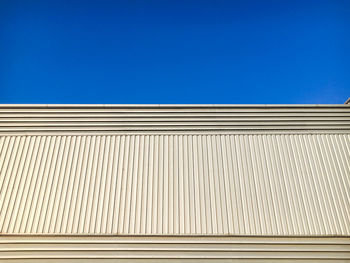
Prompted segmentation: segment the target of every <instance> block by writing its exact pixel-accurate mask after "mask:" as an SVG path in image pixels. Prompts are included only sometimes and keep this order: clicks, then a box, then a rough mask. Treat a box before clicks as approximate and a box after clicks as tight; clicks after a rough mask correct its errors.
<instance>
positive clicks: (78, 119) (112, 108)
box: [0, 105, 350, 132]
mask: <svg viewBox="0 0 350 263" xmlns="http://www.w3.org/2000/svg"><path fill="white" fill-rule="evenodd" d="M286 129H287V130H295V131H297V130H329V129H331V130H339V131H344V130H347V131H349V130H350V107H349V105H314V106H310V105H295V106H293V105H261V106H259V105H255V106H252V105H214V106H211V105H162V106H159V105H129V106H127V105H107V106H106V105H89V106H87V105H85V106H84V105H70V106H69V105H51V106H47V105H32V106H30V105H27V106H26V105H15V106H13V105H0V132H57V131H66V132H77V131H86V132H87V131H90V132H92V131H95V132H103V131H108V132H111V131H140V130H142V131H169V132H172V131H217V132H218V131H236V130H244V131H246V130H255V131H260V130H266V131H276V130H286Z"/></svg>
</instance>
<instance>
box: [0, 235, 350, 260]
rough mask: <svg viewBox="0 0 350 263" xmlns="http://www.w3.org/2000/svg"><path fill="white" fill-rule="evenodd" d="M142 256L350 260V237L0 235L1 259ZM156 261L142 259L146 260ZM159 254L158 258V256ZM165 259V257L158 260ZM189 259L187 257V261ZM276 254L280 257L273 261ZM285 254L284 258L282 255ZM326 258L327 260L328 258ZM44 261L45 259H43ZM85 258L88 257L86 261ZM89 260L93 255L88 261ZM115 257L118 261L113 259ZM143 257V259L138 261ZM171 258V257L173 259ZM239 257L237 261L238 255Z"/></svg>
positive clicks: (205, 258)
mask: <svg viewBox="0 0 350 263" xmlns="http://www.w3.org/2000/svg"><path fill="white" fill-rule="evenodd" d="M1 259H3V260H11V262H13V260H16V259H18V260H19V259H20V260H25V261H24V262H28V261H27V260H30V259H31V260H33V262H38V261H34V260H39V259H46V260H47V261H45V262H52V261H51V260H54V259H56V260H57V259H65V260H66V261H65V262H67V260H68V262H71V261H69V259H70V260H73V259H81V260H87V259H90V260H91V259H94V260H95V261H94V262H101V260H103V261H102V262H105V261H104V260H106V259H118V262H120V261H119V260H121V259H124V260H129V261H122V262H135V261H131V260H132V259H142V262H164V259H166V260H167V261H169V260H175V259H176V260H177V261H176V262H194V261H189V260H190V259H192V260H196V261H195V262H208V261H204V260H208V259H210V260H211V261H209V262H213V260H215V262H222V261H221V260H225V259H226V260H230V261H224V262H233V261H234V259H236V260H237V261H238V262H242V259H244V261H243V262H247V260H248V259H249V260H250V261H248V262H271V260H274V261H272V262H285V261H284V260H289V261H288V262H295V260H297V262H319V261H320V260H322V262H325V261H326V262H334V260H337V262H339V261H338V260H343V261H341V262H349V261H350V239H349V238H276V237H273V238H266V237H265V238H261V237H260V238H257V237H67V236H65V237H47V236H44V237H28V236H26V237H23V236H20V237H0V260H1ZM147 259H148V260H150V259H152V260H154V261H144V260H147ZM156 259H158V261H156ZM159 259H162V260H163V261H159ZM186 260H188V261H186ZM275 260H276V261H275ZM282 260H283V261H282ZM327 260H328V261H327ZM39 262H41V261H39ZM74 262H75V261H74ZM83 262H86V261H83ZM90 262H91V261H90ZM114 262H115V261H114ZM136 262H141V261H136ZM170 262H173V261H170ZM234 262H236V261H234Z"/></svg>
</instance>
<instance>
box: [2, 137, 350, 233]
mask: <svg viewBox="0 0 350 263" xmlns="http://www.w3.org/2000/svg"><path fill="white" fill-rule="evenodd" d="M0 231H1V233H6V234H19V233H22V234H29V233H47V234H48V233H57V234H152V235H153V234H154V235H179V234H198V235H202V234H203V235H212V234H213V235H222V234H232V235H281V236H282V235H301V236H313V235H350V137H349V135H348V134H280V135H278V134H276V135H266V134H265V135H263V134H261V135H259V134H255V135H253V134H251V135H157V134H154V135H81V136H78V135H77V136H2V137H0Z"/></svg>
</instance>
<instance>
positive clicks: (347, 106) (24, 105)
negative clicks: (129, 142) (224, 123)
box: [0, 98, 350, 109]
mask: <svg viewBox="0 0 350 263" xmlns="http://www.w3.org/2000/svg"><path fill="white" fill-rule="evenodd" d="M349 102H350V98H349V99H348V100H347V102H346V104H0V108H63V109H64V108H334V107H336V108H339V107H340V108H349V107H350V104H349Z"/></svg>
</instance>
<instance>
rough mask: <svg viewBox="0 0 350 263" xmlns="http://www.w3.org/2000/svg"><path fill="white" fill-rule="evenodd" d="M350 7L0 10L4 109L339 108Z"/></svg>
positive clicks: (241, 4)
mask: <svg viewBox="0 0 350 263" xmlns="http://www.w3.org/2000/svg"><path fill="white" fill-rule="evenodd" d="M349 96H350V1H348V0H344V1H338V0H329V1H322V0H317V1H308V0H302V1H298V0H295V1H284V0H280V1H261V0H259V1H247V0H246V1H234V0H231V1H199V0H198V1H190V0H187V1H170V0H165V1H151V0H149V1H146V0H145V1H133V0H130V1H102V0H101V1H97V0H96V1H74V0H70V1H51V0H45V1H37V0H28V1H17V0H3V1H0V103H218V104H219V103H245V104H246V103H248V104H250V103H264V104H265V103H344V101H345V100H346V99H347V98H348V97H349Z"/></svg>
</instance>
